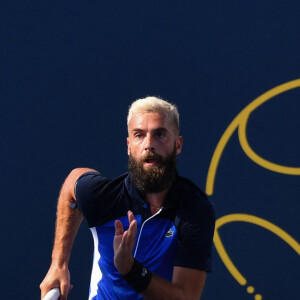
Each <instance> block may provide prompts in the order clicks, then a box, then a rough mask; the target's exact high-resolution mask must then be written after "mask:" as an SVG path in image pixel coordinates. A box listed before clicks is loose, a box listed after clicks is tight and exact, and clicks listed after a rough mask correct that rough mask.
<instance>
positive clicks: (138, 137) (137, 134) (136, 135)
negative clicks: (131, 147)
mask: <svg viewBox="0 0 300 300" xmlns="http://www.w3.org/2000/svg"><path fill="white" fill-rule="evenodd" d="M134 137H135V138H136V139H138V140H139V139H141V138H143V134H142V133H141V132H137V133H135V134H134Z"/></svg>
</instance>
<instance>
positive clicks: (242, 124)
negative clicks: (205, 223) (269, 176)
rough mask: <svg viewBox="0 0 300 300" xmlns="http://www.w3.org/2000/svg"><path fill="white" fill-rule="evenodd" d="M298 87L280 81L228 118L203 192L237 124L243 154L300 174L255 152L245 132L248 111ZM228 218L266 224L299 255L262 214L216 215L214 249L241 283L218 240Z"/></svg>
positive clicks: (210, 188) (299, 247)
mask: <svg viewBox="0 0 300 300" xmlns="http://www.w3.org/2000/svg"><path fill="white" fill-rule="evenodd" d="M297 87H300V79H297V80H293V81H290V82H287V83H284V84H282V85H279V86H277V87H275V88H273V89H271V90H269V91H268V92H266V93H264V94H262V95H261V96H259V97H258V98H256V99H255V100H254V101H253V102H251V103H250V104H249V105H248V106H247V107H246V108H244V109H243V110H242V111H241V112H240V113H239V114H238V115H237V117H236V118H235V119H234V120H233V121H232V122H231V124H230V125H229V126H228V127H227V129H226V130H225V132H224V134H223V136H222V137H221V139H220V141H219V143H218V145H217V147H216V149H215V152H214V154H213V157H212V160H211V163H210V166H209V170H208V175H207V180H206V193H207V194H208V195H212V194H213V191H214V182H215V177H216V172H217V168H218V165H219V162H220V159H221V156H222V154H223V151H224V149H225V147H226V145H227V143H228V141H229V139H230V138H231V136H232V134H233V133H234V131H235V130H236V129H237V128H238V136H239V141H240V144H241V147H242V149H243V150H244V152H245V154H246V155H247V156H248V157H249V158H250V159H251V160H252V161H254V162H255V163H256V164H258V165H260V166H261V167H263V168H266V169H268V170H271V171H274V172H278V173H282V174H287V175H300V167H289V166H282V165H279V164H276V163H273V162H270V161H268V160H266V159H264V158H262V157H261V156H259V155H258V154H256V153H255V152H254V151H253V150H252V148H251V147H250V145H249V143H248V140H247V135H246V129H247V122H248V120H249V116H250V114H251V113H252V112H253V111H254V110H255V109H257V108H258V107H259V106H261V105H262V104H263V103H265V102H267V101H268V100H270V99H272V98H274V97H275V96H277V95H279V94H281V93H283V92H286V91H289V90H291V89H294V88H297ZM230 222H248V223H252V224H254V225H257V226H260V227H262V228H265V229H267V230H269V231H270V232H272V233H274V234H275V235H277V236H278V237H279V238H281V239H282V240H283V241H284V242H286V243H287V244H288V245H289V246H290V247H291V248H293V249H294V250H295V251H296V252H297V253H298V255H300V245H299V243H298V242H297V241H296V240H295V239H294V238H293V237H292V236H290V235H289V234H287V233H286V232H285V231H284V230H282V229H281V228H279V227H278V226H276V225H274V224H272V223H271V222H268V221H266V220H264V219H262V218H258V217H256V216H252V215H247V214H230V215H226V216H223V217H221V218H219V219H218V220H217V221H216V230H215V235H214V244H215V247H216V250H217V252H218V254H219V256H220V258H221V260H222V261H223V263H224V264H225V266H226V267H227V269H228V270H229V272H230V273H231V275H232V276H233V277H234V278H235V279H236V281H237V282H238V283H239V284H240V285H243V286H244V285H246V284H247V280H246V278H245V277H244V276H243V275H242V274H241V273H240V272H239V270H238V269H237V268H236V266H235V265H234V264H233V262H232V260H231V259H230V257H229V256H228V254H227V252H226V250H225V247H224V245H223V243H222V241H221V238H220V235H219V232H218V229H219V228H220V227H222V226H223V225H225V224H228V223H230ZM254 291H255V289H254V287H253V286H248V287H247V292H248V293H250V294H253V293H254ZM254 299H255V300H261V299H262V295H260V294H256V295H255V296H254Z"/></svg>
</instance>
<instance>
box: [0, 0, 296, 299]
mask: <svg viewBox="0 0 300 300" xmlns="http://www.w3.org/2000/svg"><path fill="white" fill-rule="evenodd" d="M0 9H1V10H0V34H1V46H0V59H1V70H0V72H1V80H0V101H1V107H0V113H1V118H0V128H1V138H2V142H1V147H0V155H1V162H2V167H1V189H0V199H1V211H2V216H1V236H2V243H1V244H2V247H1V251H0V255H1V266H0V270H1V286H2V287H3V288H4V289H2V290H1V292H0V297H1V299H8V298H20V299H38V297H39V288H38V286H39V283H40V282H41V280H42V279H43V277H44V275H45V274H46V272H47V270H48V267H49V264H50V257H51V250H52V249H51V248H52V242H53V236H54V223H55V211H56V201H57V200H56V199H57V196H58V192H59V189H60V187H61V184H62V183H63V180H64V178H65V177H66V176H67V174H68V173H69V172H70V171H71V170H72V168H74V167H80V166H87V167H93V168H96V169H98V170H100V171H101V172H102V173H103V174H104V175H106V176H107V177H115V176H118V175H119V174H120V173H123V172H125V171H126V170H127V154H126V134H127V132H126V113H127V108H128V106H129V104H130V103H131V102H132V101H133V100H135V99H137V98H141V97H145V96H147V95H157V96H161V97H163V98H165V99H166V100H169V101H171V102H174V103H176V104H177V105H178V107H179V111H180V114H181V121H182V123H181V134H182V135H183V138H184V148H183V153H182V154H181V155H180V158H179V166H178V168H179V172H180V174H181V175H183V176H187V177H189V178H191V179H192V180H193V181H194V182H195V183H197V184H198V185H199V186H200V187H201V188H202V189H203V190H204V189H205V183H206V176H207V171H208V167H209V164H210V160H211V157H212V154H213V152H214V149H215V147H216V145H217V143H218V141H219V139H220V138H221V136H222V134H223V132H224V131H225V129H226V128H227V126H228V125H229V124H230V122H231V121H232V120H233V119H234V118H235V117H236V115H237V114H238V113H239V112H240V111H241V110H242V109H243V108H244V107H246V106H247V105H248V104H249V103H250V102H251V101H253V100H254V99H255V98H256V97H258V96H259V95H261V94H262V93H264V92H266V91H267V90H269V89H271V88H273V87H275V86H277V85H279V84H282V83H285V82H288V81H291V80H294V79H297V78H299V77H300V76H299V66H300V59H299V46H300V18H299V10H300V4H299V2H298V1H296V0H293V1H258V0H255V1H246V2H245V1H244V2H243V1H230V2H228V1H227V2H226V1H225V2H224V1H206V0H205V1H168V0H167V1H117V0H115V1H97V2H96V1H86V2H81V1H72V2H67V1H60V2H57V3H53V2H49V3H45V2H40V1H32V0H31V1H3V2H1V5H0ZM299 98H300V91H299V89H295V90H292V91H289V92H286V93H284V94H282V95H279V96H278V97H276V99H274V100H272V101H269V102H267V103H265V104H264V105H263V106H261V107H260V108H259V109H257V110H256V111H255V112H253V114H251V117H250V119H249V122H248V129H247V130H248V131H247V133H248V135H247V136H248V139H249V143H250V144H251V146H252V147H253V149H255V150H256V151H257V153H259V154H260V155H262V156H263V157H265V158H267V159H268V160H270V161H273V162H276V163H279V164H284V165H288V166H294V167H297V166H298V167H299V166H300V156H299V153H300V142H299V140H300V134H299V132H300V131H299V129H300V118H299V112H300V102H299ZM299 183H300V182H299V176H290V175H284V174H278V173H274V172H271V171H269V170H266V169H263V168H261V167H259V166H258V165H256V164H255V163H253V162H252V161H251V160H250V159H249V158H248V157H247V156H246V155H245V154H244V152H243V150H242V149H241V147H240V145H239V141H238V137H237V134H236V133H235V134H234V135H233V136H232V138H231V139H230V141H229V143H228V145H227V147H226V149H225V151H224V153H223V156H222V158H221V161H220V165H219V168H218V172H217V177H216V182H215V191H214V194H213V195H212V197H211V200H212V202H213V203H214V205H215V208H216V213H217V217H221V216H223V215H226V214H229V213H247V214H253V215H256V216H259V217H262V218H264V219H266V220H269V221H271V222H273V223H274V224H276V225H277V226H279V227H281V228H282V229H284V230H285V231H286V232H288V233H289V234H291V235H292V236H293V237H294V238H295V239H297V240H299V233H300V232H299V222H298V214H299V201H298V200H299V191H300V188H299ZM220 234H221V235H222V241H223V242H224V244H225V245H226V249H227V251H228V252H229V254H230V257H231V258H232V259H233V260H234V263H235V264H236V265H237V266H238V268H239V270H240V271H241V272H242V273H243V274H244V276H245V277H246V278H247V280H249V282H250V283H251V284H252V285H253V286H254V287H255V289H256V291H257V293H259V294H262V296H263V299H273V300H274V299H296V298H297V297H298V292H297V281H299V269H300V268H299V267H300V266H299V256H298V255H297V254H296V252H295V251H293V250H292V249H291V248H290V247H288V245H287V244H285V243H284V242H283V241H282V240H280V239H278V238H277V237H276V236H274V235H272V234H271V233H270V232H268V231H266V230H264V229H262V228H259V227H255V226H253V225H251V224H248V223H232V224H230V225H228V226H226V227H224V228H222V229H221V230H220ZM92 246H93V245H92V238H91V235H90V233H89V231H88V228H87V225H86V224H85V223H84V224H83V226H82V227H81V229H80V231H79V235H78V238H77V239H76V242H75V245H74V249H73V252H72V257H71V263H70V271H71V278H72V283H73V284H74V286H75V287H74V289H73V291H72V292H71V294H70V297H69V299H71V300H72V299H73V300H81V299H87V295H88V285H89V276H90V269H91V264H92ZM202 298H203V299H254V294H252V295H250V294H248V293H247V291H246V289H245V287H242V286H240V285H239V284H238V283H237V282H236V281H235V279H234V278H233V277H232V276H231V275H230V273H229V272H228V270H227V269H226V268H225V266H224V264H223V262H222V261H221V260H220V258H219V256H218V254H217V252H216V251H214V268H213V272H212V273H211V274H210V275H209V276H208V281H207V284H206V287H205V291H204V294H203V297H202Z"/></svg>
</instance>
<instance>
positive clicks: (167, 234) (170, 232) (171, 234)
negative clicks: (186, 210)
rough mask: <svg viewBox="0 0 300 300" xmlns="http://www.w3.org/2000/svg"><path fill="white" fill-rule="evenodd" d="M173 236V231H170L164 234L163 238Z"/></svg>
mask: <svg viewBox="0 0 300 300" xmlns="http://www.w3.org/2000/svg"><path fill="white" fill-rule="evenodd" d="M173 234H174V230H172V229H170V230H169V231H168V232H167V233H166V235H165V237H171V236H173Z"/></svg>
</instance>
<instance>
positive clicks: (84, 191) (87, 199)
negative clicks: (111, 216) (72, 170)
mask: <svg viewBox="0 0 300 300" xmlns="http://www.w3.org/2000/svg"><path fill="white" fill-rule="evenodd" d="M107 181H108V180H107V179H106V178H105V177H104V176H102V175H101V174H100V173H98V172H96V171H90V172H86V173H84V174H82V175H81V176H80V177H79V178H78V179H77V182H76V184H75V188H74V189H75V190H74V193H75V197H76V205H77V207H78V209H79V210H80V211H81V212H82V214H83V216H84V218H85V219H86V221H87V222H88V224H89V226H90V225H91V224H92V223H93V222H94V221H95V211H98V208H99V205H100V201H101V192H102V190H103V187H104V186H105V185H106V183H107ZM103 209H104V208H103Z"/></svg>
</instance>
